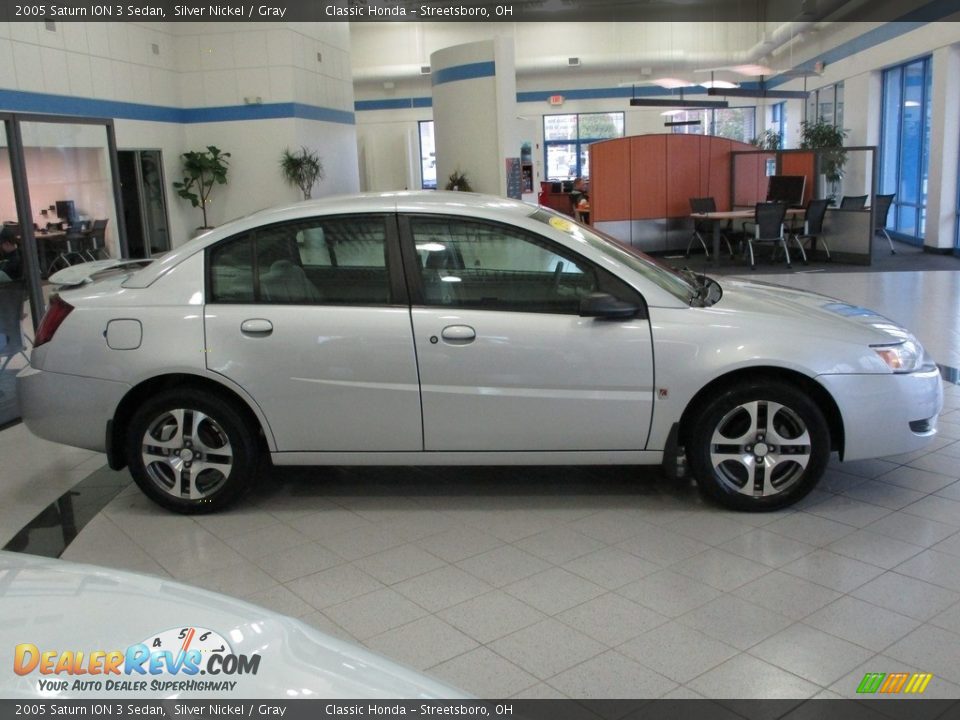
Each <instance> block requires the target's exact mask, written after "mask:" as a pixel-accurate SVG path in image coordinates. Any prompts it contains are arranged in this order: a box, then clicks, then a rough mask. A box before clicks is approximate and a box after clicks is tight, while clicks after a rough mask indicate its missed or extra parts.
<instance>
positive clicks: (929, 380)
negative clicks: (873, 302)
mask: <svg viewBox="0 0 960 720" xmlns="http://www.w3.org/2000/svg"><path fill="white" fill-rule="evenodd" d="M91 266H92V264H91ZM80 267H81V268H82V266H80ZM94 278H95V275H94ZM88 279H89V278H88ZM18 381H19V392H20V397H21V402H22V414H23V419H24V421H25V422H26V424H27V426H28V427H29V428H30V429H31V430H32V431H33V432H34V433H36V434H37V435H39V436H41V437H43V438H47V439H50V440H54V441H57V442H62V443H67V444H71V445H76V446H79V447H83V448H89V449H92V450H98V451H105V452H106V453H107V455H108V457H109V463H110V466H111V467H112V468H115V469H118V468H121V467H124V466H125V465H127V466H129V467H130V471H131V473H132V475H133V477H134V478H135V480H136V482H137V484H138V485H139V486H140V488H141V489H142V490H143V492H144V493H146V494H147V495H148V496H149V497H150V498H152V499H153V500H155V501H156V502H158V503H159V504H161V505H163V506H164V507H167V508H169V509H171V510H176V511H179V512H202V511H209V510H214V509H218V508H222V507H224V506H225V505H227V504H228V503H230V502H231V501H232V500H234V499H236V498H237V497H238V496H239V495H240V494H241V493H242V492H243V490H244V488H245V487H246V486H247V485H248V484H249V483H250V481H251V479H252V478H253V476H254V475H255V474H256V471H257V467H258V465H260V463H258V460H260V459H262V458H264V457H265V456H267V455H268V456H269V459H270V460H272V462H273V463H274V464H277V465H361V464H362V465H431V464H432V465H457V464H464V465H466V464H469V465H476V464H502V465H520V464H525V465H537V464H579V463H582V464H615V463H616V464H619V463H624V464H661V463H666V464H667V465H670V464H673V466H674V467H676V464H677V459H678V457H679V456H681V454H682V453H685V454H686V458H687V461H688V465H689V467H690V469H691V470H692V473H693V475H694V476H695V478H696V480H697V482H698V484H699V486H700V488H701V489H702V491H703V492H704V493H706V494H707V495H708V496H710V497H712V498H714V499H716V500H717V501H719V502H720V503H722V504H724V505H727V506H730V507H733V508H739V509H743V510H770V509H774V508H779V507H783V506H785V505H788V504H790V503H792V502H795V501H796V500H798V499H800V498H802V497H803V496H804V495H806V494H807V493H808V492H810V490H811V489H812V488H813V487H814V485H815V484H816V483H817V481H818V479H819V478H820V476H821V475H822V474H823V472H824V468H825V466H826V464H827V461H828V459H829V456H830V453H831V451H836V452H838V453H839V455H840V457H841V459H846V460H856V459H860V458H870V457H876V456H882V455H891V454H894V453H903V452H908V451H912V450H916V449H918V448H920V447H922V446H923V445H924V444H925V443H927V442H928V441H929V440H930V438H931V437H932V436H933V435H934V434H935V433H936V421H937V415H938V413H939V411H940V409H941V405H942V387H941V383H940V376H939V374H938V371H937V367H936V366H935V365H934V363H933V362H932V361H931V359H930V358H929V357H928V356H927V355H926V354H925V353H924V350H923V348H922V347H921V345H920V343H919V342H918V341H917V340H916V338H914V337H913V336H912V335H911V334H910V333H909V332H907V331H906V330H904V329H903V328H901V327H898V326H897V325H896V324H894V323H893V322H891V321H889V320H887V319H885V318H883V317H880V316H879V315H877V314H875V313H873V312H871V311H868V310H865V309H863V308H859V307H855V306H851V305H848V304H845V303H843V302H840V301H837V300H833V299H831V298H828V297H824V296H821V295H814V294H810V293H806V292H799V291H796V290H789V289H786V288H782V287H776V286H773V285H765V284H762V283H756V282H747V281H741V280H728V279H724V280H723V282H722V283H721V282H719V281H717V280H715V279H712V278H709V277H701V276H696V275H694V274H692V273H688V272H677V271H674V270H671V269H669V268H667V267H665V266H663V265H661V264H660V263H658V262H657V261H655V260H653V259H651V258H649V257H647V256H646V255H643V254H642V253H639V252H637V251H636V250H633V249H631V248H629V247H624V246H623V245H620V244H618V243H617V242H615V241H613V240H611V239H609V238H607V237H604V236H602V235H601V234H599V233H597V232H595V231H593V230H592V229H590V228H588V227H584V226H582V225H578V224H576V223H574V222H572V221H571V220H569V219H568V218H566V217H563V216H559V215H557V214H554V213H553V212H551V211H548V210H545V209H543V208H536V207H533V206H530V205H526V204H523V203H520V202H514V201H511V200H504V199H501V198H494V197H488V196H483V195H473V194H467V193H442V192H438V193H390V194H368V195H360V196H355V197H341V198H333V199H328V200H322V201H314V202H307V203H300V204H296V205H291V206H289V207H282V208H278V209H272V210H266V211H263V212H258V213H256V214H253V215H250V216H249V217H245V218H242V219H240V220H236V221H234V222H231V223H228V224H226V225H223V226H222V227H220V228H218V229H216V230H214V231H211V232H208V233H206V234H205V235H202V236H201V237H198V238H196V239H194V240H192V241H190V242H188V243H186V244H185V245H183V246H181V247H179V248H177V249H176V250H174V251H172V252H170V253H168V254H167V255H165V256H164V257H163V258H162V259H159V260H157V261H155V262H153V263H151V264H149V265H148V266H147V267H144V268H142V269H139V270H136V271H128V272H114V273H113V274H112V275H110V276H109V277H103V278H101V279H99V280H97V279H93V280H91V281H89V282H85V283H84V284H78V285H77V286H76V287H73V288H72V289H62V290H61V292H60V294H59V295H58V296H56V297H54V298H53V299H52V300H51V302H50V306H49V309H48V310H47V313H46V315H45V316H44V318H43V321H42V323H41V325H40V328H39V329H38V332H37V337H36V343H35V347H34V349H33V353H32V357H31V361H30V366H29V367H28V368H26V369H24V370H23V371H22V372H21V373H20V375H19V380H18Z"/></svg>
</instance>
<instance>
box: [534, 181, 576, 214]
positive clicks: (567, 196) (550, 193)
mask: <svg viewBox="0 0 960 720" xmlns="http://www.w3.org/2000/svg"><path fill="white" fill-rule="evenodd" d="M555 185H559V183H553V182H541V183H540V194H539V195H538V196H537V202H538V203H540V204H541V205H543V206H544V207H548V208H550V209H551V210H556V211H557V212H561V213H563V214H564V215H569V216H570V217H573V197H574V196H573V193H568V192H562V191H559V192H558V191H556V190H555V188H554V186H555Z"/></svg>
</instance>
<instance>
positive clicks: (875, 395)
mask: <svg viewBox="0 0 960 720" xmlns="http://www.w3.org/2000/svg"><path fill="white" fill-rule="evenodd" d="M817 380H818V381H819V382H820V383H821V384H822V385H823V386H824V387H825V388H826V389H827V390H828V391H829V392H830V394H831V395H832V396H833V399H834V400H835V401H836V403H837V406H838V407H839V408H840V415H841V416H842V418H843V435H844V451H843V459H844V460H863V459H866V458H877V457H884V456H886V455H899V454H900V453H907V452H913V451H914V450H920V449H921V448H923V447H925V446H926V445H927V443H929V442H930V440H931V439H932V438H933V436H934V435H936V434H937V416H938V415H939V414H940V410H941V409H942V408H943V385H942V382H941V380H940V372H939V370H937V368H933V369H930V370H923V371H920V372H915V373H907V374H903V375H821V376H819V377H818V378H817Z"/></svg>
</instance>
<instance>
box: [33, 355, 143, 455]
mask: <svg viewBox="0 0 960 720" xmlns="http://www.w3.org/2000/svg"><path fill="white" fill-rule="evenodd" d="M129 389H130V386H129V385H127V384H126V383H120V382H113V381H111V380H99V379H96V378H88V377H81V376H79V375H66V374H64V373H55V372H48V371H45V370H37V369H36V368H33V367H26V368H24V369H23V370H21V371H20V373H19V374H18V375H17V396H18V397H19V399H20V417H21V418H23V423H24V424H25V425H26V426H27V427H28V428H29V429H30V432H32V433H33V434H34V435H36V436H38V437H42V438H43V439H45V440H52V441H53V442H58V443H63V444H65V445H74V446H76V447H81V448H85V449H87V450H95V451H97V452H104V451H105V449H106V448H105V447H104V444H105V437H106V427H107V421H108V420H110V419H111V418H112V417H113V415H114V413H115V411H116V409H117V405H118V404H119V403H120V400H121V399H122V398H123V396H124V395H125V394H126V393H127V391H128V390H129Z"/></svg>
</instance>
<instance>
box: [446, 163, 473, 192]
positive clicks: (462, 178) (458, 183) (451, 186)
mask: <svg viewBox="0 0 960 720" xmlns="http://www.w3.org/2000/svg"><path fill="white" fill-rule="evenodd" d="M444 189H445V190H459V191H461V192H473V188H472V187H470V181H469V180H467V174H466V173H465V172H460V168H457V169H456V170H454V171H453V172H452V173H450V177H448V178H447V184H446V187H445V188H444Z"/></svg>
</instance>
